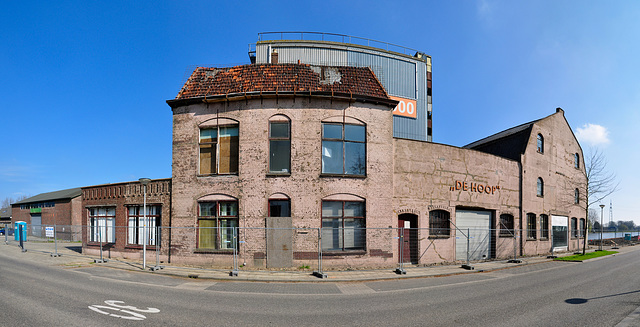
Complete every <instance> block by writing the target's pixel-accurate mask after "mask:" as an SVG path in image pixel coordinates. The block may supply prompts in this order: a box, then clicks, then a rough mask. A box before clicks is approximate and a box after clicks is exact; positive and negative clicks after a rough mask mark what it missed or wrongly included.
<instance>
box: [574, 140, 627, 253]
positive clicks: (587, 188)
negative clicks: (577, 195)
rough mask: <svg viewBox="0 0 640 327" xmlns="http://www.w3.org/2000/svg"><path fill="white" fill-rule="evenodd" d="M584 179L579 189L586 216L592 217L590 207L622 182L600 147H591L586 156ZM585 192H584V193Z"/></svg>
mask: <svg viewBox="0 0 640 327" xmlns="http://www.w3.org/2000/svg"><path fill="white" fill-rule="evenodd" d="M583 174H584V181H583V182H582V183H581V185H580V184H579V185H578V189H579V190H580V192H581V193H582V194H585V196H584V200H585V201H584V202H585V203H584V205H583V208H584V209H585V216H586V217H590V215H589V208H590V207H591V205H593V204H595V203H598V202H600V201H602V200H603V199H604V198H606V197H607V196H609V195H611V194H612V193H614V192H615V191H617V190H618V186H619V185H620V182H619V181H617V178H616V175H615V173H613V172H610V171H608V170H607V160H606V159H605V157H604V154H603V153H602V152H601V151H600V150H598V149H589V153H588V154H587V155H586V156H585V157H584V171H583ZM583 192H584V193H583ZM587 238H588V232H587V235H585V237H584V245H583V247H582V254H585V253H586V249H587Z"/></svg>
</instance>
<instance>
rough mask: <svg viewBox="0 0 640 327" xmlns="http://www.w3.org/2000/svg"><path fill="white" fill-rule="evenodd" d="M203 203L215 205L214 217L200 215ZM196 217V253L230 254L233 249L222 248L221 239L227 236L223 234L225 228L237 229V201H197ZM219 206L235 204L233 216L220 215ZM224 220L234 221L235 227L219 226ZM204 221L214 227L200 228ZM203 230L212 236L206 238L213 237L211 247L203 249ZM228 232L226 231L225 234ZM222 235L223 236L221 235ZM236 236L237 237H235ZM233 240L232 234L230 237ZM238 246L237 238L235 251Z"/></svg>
mask: <svg viewBox="0 0 640 327" xmlns="http://www.w3.org/2000/svg"><path fill="white" fill-rule="evenodd" d="M205 203H215V215H214V216H205V215H202V205H203V204H205ZM197 204H198V208H197V209H198V215H197V218H196V219H197V237H196V250H197V251H222V252H230V251H233V249H234V248H233V247H222V242H223V238H224V237H225V235H226V236H228V234H225V233H223V229H225V228H237V227H238V226H239V222H240V215H239V212H238V208H239V206H238V201H237V200H212V201H209V200H207V201H198V202H197ZM221 204H235V215H225V216H223V215H221ZM222 220H226V221H230V222H233V221H235V226H226V227H224V226H221V221H222ZM205 221H208V222H214V226H205V227H203V226H201V224H202V223H203V222H205ZM203 229H207V230H212V231H211V234H212V235H207V237H213V243H214V245H213V247H204V246H202V243H201V242H202V237H203V236H202V235H203ZM228 232H229V231H228V230H227V231H226V233H228ZM223 234H224V235H223ZM236 236H237V235H236ZM231 237H232V238H233V234H232V235H231ZM227 238H228V237H227ZM238 246H239V242H238V237H236V242H235V248H236V249H237V248H238Z"/></svg>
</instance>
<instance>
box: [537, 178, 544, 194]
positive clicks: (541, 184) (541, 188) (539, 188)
mask: <svg viewBox="0 0 640 327" xmlns="http://www.w3.org/2000/svg"><path fill="white" fill-rule="evenodd" d="M536 195H537V196H538V197H539V198H544V180H543V179H542V177H538V179H537V180H536Z"/></svg>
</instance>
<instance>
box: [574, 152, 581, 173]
mask: <svg viewBox="0 0 640 327" xmlns="http://www.w3.org/2000/svg"><path fill="white" fill-rule="evenodd" d="M573 166H574V167H575V168H576V169H579V168H580V155H579V154H577V153H574V154H573Z"/></svg>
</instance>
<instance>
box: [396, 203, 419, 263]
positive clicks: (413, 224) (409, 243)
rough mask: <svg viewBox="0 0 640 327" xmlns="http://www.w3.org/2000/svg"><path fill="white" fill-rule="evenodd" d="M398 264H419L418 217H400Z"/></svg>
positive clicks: (405, 214) (406, 215) (407, 215)
mask: <svg viewBox="0 0 640 327" xmlns="http://www.w3.org/2000/svg"><path fill="white" fill-rule="evenodd" d="M398 253H399V255H398V262H400V263H411V264H417V263H418V216H417V215H414V214H411V213H403V214H401V215H399V216H398Z"/></svg>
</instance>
